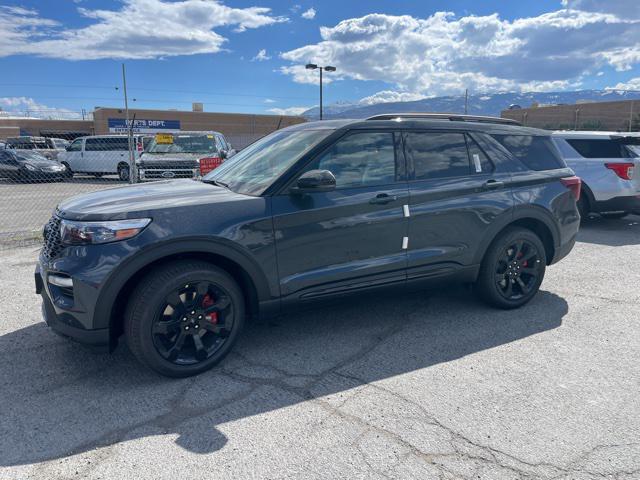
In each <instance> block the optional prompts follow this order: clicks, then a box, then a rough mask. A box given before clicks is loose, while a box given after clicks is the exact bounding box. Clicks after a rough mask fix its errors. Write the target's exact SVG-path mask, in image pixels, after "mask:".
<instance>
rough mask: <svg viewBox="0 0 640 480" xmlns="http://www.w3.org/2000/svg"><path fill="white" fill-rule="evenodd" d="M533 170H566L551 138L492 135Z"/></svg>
mask: <svg viewBox="0 0 640 480" xmlns="http://www.w3.org/2000/svg"><path fill="white" fill-rule="evenodd" d="M492 137H493V138H495V139H496V140H497V141H498V142H500V144H501V145H502V146H503V147H505V148H506V149H507V150H509V151H510V152H511V154H512V155H513V156H514V157H517V158H518V160H520V161H521V162H522V163H524V164H525V165H526V166H527V167H529V168H530V169H531V170H554V169H556V168H565V166H566V165H565V164H564V161H563V160H562V159H561V158H560V156H559V155H558V152H557V150H556V147H555V146H554V145H553V143H552V142H551V138H550V137H542V136H533V135H492Z"/></svg>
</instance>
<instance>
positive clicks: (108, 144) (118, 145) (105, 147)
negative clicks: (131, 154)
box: [84, 137, 129, 152]
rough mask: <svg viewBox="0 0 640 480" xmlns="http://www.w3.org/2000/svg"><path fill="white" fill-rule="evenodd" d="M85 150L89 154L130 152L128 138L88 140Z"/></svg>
mask: <svg viewBox="0 0 640 480" xmlns="http://www.w3.org/2000/svg"><path fill="white" fill-rule="evenodd" d="M84 148H85V150H86V151H87V152H112V151H121V150H129V139H128V138H127V137H114V138H108V137H105V138H87V140H86V141H85V147H84Z"/></svg>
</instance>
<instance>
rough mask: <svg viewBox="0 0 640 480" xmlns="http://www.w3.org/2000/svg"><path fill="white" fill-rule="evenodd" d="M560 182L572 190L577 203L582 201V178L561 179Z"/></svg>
mask: <svg viewBox="0 0 640 480" xmlns="http://www.w3.org/2000/svg"><path fill="white" fill-rule="evenodd" d="M560 182H561V183H562V185H564V186H565V187H567V188H568V189H569V190H571V194H572V195H573V196H574V197H575V199H576V202H577V201H578V200H580V190H582V180H580V177H575V176H573V177H566V178H561V179H560Z"/></svg>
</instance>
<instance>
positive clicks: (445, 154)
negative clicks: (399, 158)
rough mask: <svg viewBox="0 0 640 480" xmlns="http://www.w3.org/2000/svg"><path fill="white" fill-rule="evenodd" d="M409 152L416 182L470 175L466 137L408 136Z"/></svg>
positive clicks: (459, 135) (428, 133)
mask: <svg viewBox="0 0 640 480" xmlns="http://www.w3.org/2000/svg"><path fill="white" fill-rule="evenodd" d="M405 152H406V153H407V156H408V157H409V158H410V159H411V160H413V168H414V176H415V180H427V179H431V178H446V177H462V176H466V175H469V174H470V168H469V154H468V153H467V145H466V142H465V136H464V134H462V133H445V132H443V133H440V132H408V133H407V134H406V137H405Z"/></svg>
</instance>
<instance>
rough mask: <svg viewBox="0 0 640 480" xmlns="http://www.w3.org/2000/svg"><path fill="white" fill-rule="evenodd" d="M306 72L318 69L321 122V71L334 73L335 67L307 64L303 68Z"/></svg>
mask: <svg viewBox="0 0 640 480" xmlns="http://www.w3.org/2000/svg"><path fill="white" fill-rule="evenodd" d="M304 68H306V69H307V70H315V69H320V120H322V71H323V70H326V71H327V72H335V71H336V67H332V66H330V65H327V66H326V67H320V66H318V65H316V64H315V63H307V64H306V65H305V67H304Z"/></svg>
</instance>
